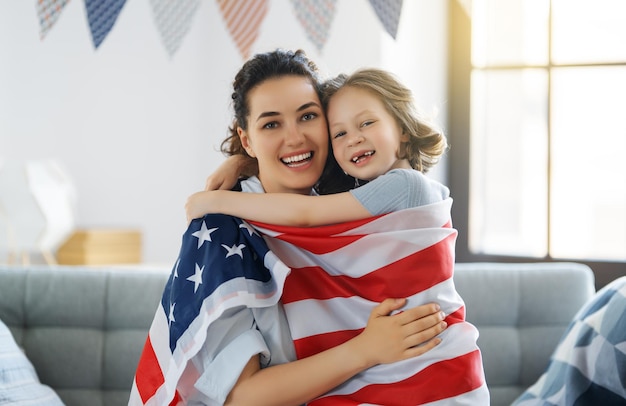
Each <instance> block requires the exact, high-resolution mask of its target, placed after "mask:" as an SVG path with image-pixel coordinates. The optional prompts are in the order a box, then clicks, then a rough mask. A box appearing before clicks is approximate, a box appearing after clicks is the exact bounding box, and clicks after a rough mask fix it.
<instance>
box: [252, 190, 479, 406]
mask: <svg viewBox="0 0 626 406" xmlns="http://www.w3.org/2000/svg"><path fill="white" fill-rule="evenodd" d="M451 205H452V199H447V200H444V201H441V202H439V203H435V204H431V205H427V206H420V207H415V208H411V209H406V210H401V211H397V212H394V213H389V214H387V215H383V216H379V217H374V218H370V219H366V220H362V221H356V222H350V223H342V224H337V225H331V226H326V227H316V228H293V227H277V226H268V225H260V224H256V226H257V229H258V230H259V231H261V232H262V233H263V234H265V235H267V236H269V237H270V238H266V240H267V242H268V246H269V247H270V249H271V250H272V251H273V252H274V253H276V255H278V257H279V258H280V259H281V260H282V261H283V262H284V263H285V264H286V265H287V266H289V267H290V268H291V273H290V274H289V277H288V278H287V280H286V282H285V287H284V292H283V296H282V299H281V300H282V303H283V305H284V307H285V312H286V314H287V320H288V322H289V329H290V330H291V335H292V338H293V340H294V344H295V348H296V354H297V356H298V358H304V357H307V356H310V355H313V354H316V353H318V352H321V351H324V350H326V349H328V348H332V347H335V346H337V345H338V344H341V343H343V342H345V341H347V340H349V339H350V338H352V337H354V336H356V335H357V334H359V333H360V332H361V331H362V330H363V329H364V328H365V326H366V324H367V320H368V317H369V314H370V312H371V310H372V309H373V307H374V306H375V305H376V304H377V303H379V302H381V301H383V300H384V299H386V298H390V297H392V298H408V304H407V307H412V306H417V305H421V304H425V303H430V302H436V303H438V304H439V305H440V306H441V309H442V311H443V312H445V314H446V315H447V317H446V319H445V320H446V322H447V323H448V326H449V327H448V328H447V330H446V331H445V332H444V333H443V334H442V339H443V340H442V343H441V344H440V345H438V346H437V347H435V349H433V350H431V351H429V352H427V353H425V354H423V355H421V356H419V357H416V358H412V359H409V360H405V361H402V362H397V363H394V364H385V365H378V366H375V367H373V368H370V369H368V370H366V371H364V372H362V373H360V374H358V375H356V376H355V377H353V378H352V379H350V380H349V381H347V382H346V383H344V384H343V385H340V386H339V387H337V388H335V389H334V390H332V391H331V392H329V393H327V394H326V395H324V396H322V397H320V398H318V399H316V400H314V401H312V402H309V403H308V405H311V406H312V405H315V406H325V405H333V406H337V405H339V406H341V405H366V404H367V405H372V404H376V405H388V406H389V405H419V404H425V403H429V404H437V405H439V404H455V405H459V404H467V405H488V404H489V393H488V390H487V387H486V384H485V379H484V373H483V366H482V357H481V354H480V350H479V349H478V347H477V344H476V340H477V338H478V331H477V330H476V328H475V327H474V326H473V325H471V324H469V323H467V322H466V321H465V305H464V302H463V299H462V298H461V297H460V296H459V295H458V293H457V292H456V289H455V287H454V281H453V272H454V259H455V257H454V247H455V242H456V236H457V231H456V230H455V229H453V228H452V222H451V218H450V208H451ZM431 402H433V403H431Z"/></svg>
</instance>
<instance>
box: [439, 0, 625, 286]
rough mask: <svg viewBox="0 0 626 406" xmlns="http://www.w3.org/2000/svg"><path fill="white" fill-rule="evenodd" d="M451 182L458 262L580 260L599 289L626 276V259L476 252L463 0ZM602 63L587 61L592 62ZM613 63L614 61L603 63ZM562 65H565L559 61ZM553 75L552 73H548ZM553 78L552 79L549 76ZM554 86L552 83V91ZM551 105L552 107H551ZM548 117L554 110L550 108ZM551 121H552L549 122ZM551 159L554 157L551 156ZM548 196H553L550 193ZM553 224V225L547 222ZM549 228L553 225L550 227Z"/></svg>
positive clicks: (455, 38)
mask: <svg viewBox="0 0 626 406" xmlns="http://www.w3.org/2000/svg"><path fill="white" fill-rule="evenodd" d="M448 27H449V30H448V32H449V36H448V125H447V136H448V141H449V144H450V150H449V152H448V159H447V163H448V186H449V187H450V192H451V195H452V197H453V198H454V205H453V206H452V219H453V221H454V226H455V228H457V229H458V230H459V235H458V237H457V245H456V260H457V262H517V263H519V262H578V263H583V264H586V265H588V266H589V267H590V268H591V269H592V270H593V272H594V275H595V285H596V289H600V288H602V287H603V286H605V285H607V284H608V283H609V282H611V281H613V280H614V279H616V278H618V277H621V276H626V262H614V261H589V260H580V259H566V258H565V259H564V258H559V259H554V258H552V257H550V255H549V254H548V255H547V256H545V257H541V258H537V257H521V256H504V255H489V254H476V253H472V252H471V251H470V250H469V233H468V230H469V193H470V190H469V184H470V176H469V172H470V96H471V93H470V81H471V73H472V62H471V33H472V30H471V19H470V17H469V15H468V13H467V11H466V10H465V9H464V8H463V6H462V4H461V2H460V1H459V0H449V1H448ZM591 65H598V64H585V65H581V66H591ZM601 65H611V64H608V63H607V64H601ZM559 66H561V65H559ZM548 78H549V73H548ZM548 80H550V79H548ZM549 89H550V87H548V92H549V91H550V90H549ZM548 108H549V107H548ZM548 120H550V112H549V111H548ZM548 124H549V123H548ZM548 159H550V158H549V157H548ZM548 199H550V196H549V195H548ZM546 227H549V225H546ZM548 232H549V228H548Z"/></svg>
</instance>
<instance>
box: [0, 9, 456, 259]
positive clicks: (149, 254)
mask: <svg viewBox="0 0 626 406" xmlns="http://www.w3.org/2000/svg"><path fill="white" fill-rule="evenodd" d="M445 15H446V2H443V1H440V0H413V1H405V2H404V7H403V14H402V19H401V21H400V25H399V32H398V36H397V40H395V41H394V40H393V39H392V38H391V37H390V36H389V35H388V34H387V33H386V32H385V31H384V29H383V27H382V25H381V24H380V22H379V21H378V18H377V16H376V14H375V12H374V11H373V9H372V7H371V6H370V4H369V2H368V1H367V0H358V1H354V0H351V1H348V0H338V2H337V11H336V14H335V18H334V20H333V22H332V26H331V31H330V36H329V39H328V42H327V44H326V46H325V47H324V49H323V50H322V52H318V51H317V50H316V49H315V47H314V45H313V44H312V43H311V42H309V41H308V39H307V37H306V34H305V32H304V29H303V28H302V27H301V25H300V23H299V22H298V21H297V19H296V17H295V14H294V13H293V11H292V6H291V2H290V1H288V0H272V1H270V6H269V11H268V14H267V17H266V19H265V20H264V23H263V25H262V28H261V34H260V36H259V38H258V40H257V42H256V43H255V45H254V47H253V50H252V51H253V53H254V52H260V51H267V50H271V49H274V48H276V47H283V48H292V49H294V48H302V49H304V50H305V51H307V54H308V55H309V56H311V57H312V59H314V60H315V61H316V62H317V63H318V65H319V66H320V67H321V68H322V70H323V71H324V72H325V73H327V74H328V75H334V74H337V73H339V72H344V71H351V70H354V69H356V68H358V67H361V66H378V67H383V68H386V69H390V70H392V71H394V72H396V73H397V74H398V75H399V76H400V77H401V78H402V79H403V80H404V81H405V83H407V84H408V85H409V86H410V87H411V88H412V89H413V90H414V91H415V94H416V99H417V101H418V103H419V104H420V105H421V106H422V107H424V108H426V109H427V110H428V111H433V110H439V111H440V114H439V116H438V121H439V122H440V123H441V124H442V125H443V124H444V123H445V121H444V119H445V96H446V85H445V78H446V69H445V65H446V48H445V44H446V29H445V22H446V19H445ZM242 62H243V61H242V59H241V57H240V55H239V54H238V51H237V50H236V48H235V46H234V44H233V42H232V40H231V38H230V36H229V34H228V32H227V31H226V29H225V27H224V24H223V22H222V19H221V16H220V14H219V11H218V8H217V4H216V2H215V1H210V0H204V1H202V2H201V5H200V8H199V10H198V12H197V14H196V15H195V17H194V21H193V26H192V28H191V31H190V32H189V34H188V35H187V36H186V37H185V39H184V41H183V43H182V46H181V48H180V49H179V51H178V52H177V54H176V55H174V57H173V58H172V59H170V58H169V57H168V55H167V53H166V51H165V49H164V47H163V46H162V44H161V41H160V38H159V36H158V32H157V30H156V27H155V25H154V23H153V20H152V11H151V9H150V5H149V2H148V0H128V1H127V2H126V5H125V6H124V8H123V10H122V12H121V14H120V16H119V18H118V20H117V22H116V24H115V26H114V27H113V29H112V31H111V32H110V33H109V35H108V36H107V38H106V39H105V40H104V42H103V43H102V44H101V46H100V48H99V49H98V50H95V49H94V48H93V45H92V42H91V36H90V32H89V28H88V23H87V20H86V17H85V9H84V3H83V2H82V1H78V0H75V1H71V2H69V3H68V4H67V6H66V7H65V9H64V11H63V13H62V14H61V16H60V18H59V20H58V21H57V23H56V24H55V26H54V27H52V29H51V31H50V32H49V33H48V35H47V36H46V38H45V39H44V40H43V41H41V40H40V39H39V25H38V20H37V17H36V10H35V4H34V2H33V1H3V2H0V159H14V160H27V159H56V160H58V161H59V162H60V163H61V164H63V165H64V166H65V168H66V169H67V171H68V172H69V174H70V176H71V177H72V179H73V181H74V183H75V185H76V189H77V192H78V202H77V203H78V207H77V214H76V215H77V226H78V227H81V228H83V227H101V226H102V227H135V228H138V229H140V230H141V231H142V232H143V239H144V247H143V256H144V260H145V261H146V262H150V263H162V264H170V263H172V261H173V259H174V258H175V257H176V254H177V252H178V248H179V245H180V237H181V235H182V233H183V232H184V228H185V216H184V207H183V206H184V203H185V200H186V198H187V196H188V195H189V194H191V193H193V192H195V191H197V190H199V189H201V188H202V187H203V185H204V180H205V178H206V176H207V174H209V173H210V172H211V171H212V170H213V169H214V168H215V167H216V165H217V164H218V163H219V162H221V160H222V159H223V156H222V155H221V154H220V153H218V152H217V147H218V146H219V142H220V141H221V139H222V138H223V137H224V136H225V134H226V127H227V125H228V124H229V123H230V116H231V113H230V110H229V108H230V106H229V103H228V102H229V94H230V84H231V81H232V79H233V77H234V75H235V73H236V71H237V69H238V68H239V67H240V65H241V64H242ZM442 168H443V166H442ZM435 176H436V177H438V178H439V179H440V180H442V181H444V182H445V171H443V172H441V171H435ZM0 261H2V258H0Z"/></svg>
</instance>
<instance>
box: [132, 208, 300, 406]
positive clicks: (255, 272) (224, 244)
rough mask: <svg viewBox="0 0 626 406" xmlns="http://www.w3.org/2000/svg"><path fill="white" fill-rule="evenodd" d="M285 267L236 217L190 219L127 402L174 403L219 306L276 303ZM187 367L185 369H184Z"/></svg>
mask: <svg viewBox="0 0 626 406" xmlns="http://www.w3.org/2000/svg"><path fill="white" fill-rule="evenodd" d="M288 272H289V269H288V268H287V267H286V266H285V265H284V264H283V263H282V262H281V261H280V260H278V258H276V256H275V255H274V253H273V252H272V251H269V250H268V247H267V245H266V243H265V241H264V240H263V238H262V237H261V236H260V235H259V234H258V233H255V231H254V229H253V228H252V227H251V226H250V225H249V224H247V223H245V222H243V221H241V220H240V219H238V218H235V217H231V216H225V215H222V214H208V215H206V216H204V217H203V218H202V219H196V220H193V221H192V222H191V224H190V225H189V228H188V229H187V231H186V232H185V234H184V235H183V241H182V246H181V250H180V255H179V257H178V260H177V261H176V263H175V265H174V268H173V270H172V273H171V274H170V277H169V280H168V282H167V284H166V285H165V289H164V291H163V297H162V299H161V303H160V305H159V306H158V308H157V311H156V314H155V316H154V320H153V322H152V325H151V327H150V331H149V333H148V338H147V340H146V343H145V345H144V349H143V353H142V354H141V357H140V359H139V365H138V366H137V371H136V373H135V380H134V382H133V387H132V390H131V395H130V401H129V405H159V406H161V405H170V404H171V405H176V404H178V402H179V400H180V399H181V394H180V393H179V392H180V391H181V388H191V387H193V382H189V381H192V380H193V379H194V376H197V374H194V373H193V371H192V369H193V365H192V364H191V363H188V361H189V360H190V359H191V358H193V356H194V355H196V354H197V353H198V351H199V350H200V349H201V347H202V345H203V343H204V341H205V340H206V331H207V328H208V326H209V325H210V324H211V323H212V322H213V321H215V320H216V319H217V318H218V317H219V316H220V315H221V314H222V313H223V312H224V311H225V310H227V309H230V308H234V307H238V306H249V307H266V306H271V305H273V304H275V303H277V302H278V301H279V300H280V295H281V293H282V286H283V285H284V280H285V277H286V276H287V274H288ZM187 366H189V368H187Z"/></svg>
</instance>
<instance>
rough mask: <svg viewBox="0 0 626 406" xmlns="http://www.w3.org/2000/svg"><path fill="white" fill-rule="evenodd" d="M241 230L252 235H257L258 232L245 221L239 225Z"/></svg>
mask: <svg viewBox="0 0 626 406" xmlns="http://www.w3.org/2000/svg"><path fill="white" fill-rule="evenodd" d="M239 228H245V229H246V230H247V231H248V232H249V233H250V235H252V234H256V230H255V229H254V227H252V226H251V225H250V224H248V223H246V222H245V221H244V222H243V223H241V224H239Z"/></svg>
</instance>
